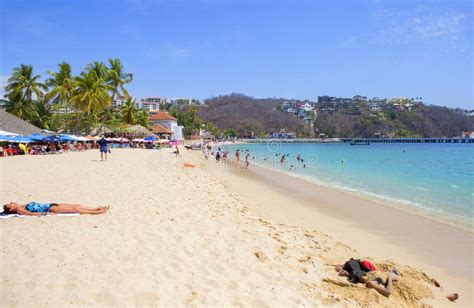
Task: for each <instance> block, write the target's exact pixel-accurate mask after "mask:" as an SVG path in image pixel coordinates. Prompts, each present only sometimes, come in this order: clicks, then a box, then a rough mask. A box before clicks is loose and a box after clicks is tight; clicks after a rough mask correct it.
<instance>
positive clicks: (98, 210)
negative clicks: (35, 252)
mask: <svg viewBox="0 0 474 308" xmlns="http://www.w3.org/2000/svg"><path fill="white" fill-rule="evenodd" d="M109 208H110V206H98V207H92V206H84V205H80V204H66V203H39V202H34V201H32V202H29V203H27V204H25V205H22V204H19V203H17V202H10V203H7V204H5V205H4V206H3V213H5V214H21V215H26V216H45V215H48V214H52V215H54V214H59V213H79V214H91V215H95V214H104V213H106V212H107V211H108V210H109Z"/></svg>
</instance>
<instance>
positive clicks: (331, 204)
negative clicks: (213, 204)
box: [209, 157, 474, 303]
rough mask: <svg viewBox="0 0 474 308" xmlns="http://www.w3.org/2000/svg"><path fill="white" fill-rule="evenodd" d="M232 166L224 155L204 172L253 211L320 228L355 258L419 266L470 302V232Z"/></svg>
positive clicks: (473, 272)
mask: <svg viewBox="0 0 474 308" xmlns="http://www.w3.org/2000/svg"><path fill="white" fill-rule="evenodd" d="M212 158H213V157H211V158H210V160H211V159H212ZM209 163H215V162H213V161H209ZM234 164H235V162H233V161H232V160H231V159H229V158H228V161H227V163H226V165H227V166H221V167H222V168H210V169H209V171H210V172H213V173H215V175H216V176H219V177H222V178H224V179H225V180H226V183H227V184H228V185H229V186H230V187H231V188H232V190H233V191H234V192H236V193H238V194H239V195H241V196H243V200H244V203H246V204H251V205H252V206H251V209H253V210H255V211H257V213H258V214H260V215H263V216H264V217H267V218H269V219H272V220H277V221H280V222H283V223H292V224H296V225H299V226H304V227H308V228H314V229H316V230H318V231H320V232H324V233H325V234H328V235H330V236H332V237H334V238H335V239H337V240H339V241H341V242H344V243H346V244H348V245H349V246H351V247H352V248H355V249H356V250H358V251H360V252H361V255H360V257H362V256H371V257H376V258H378V259H395V260H398V261H400V262H403V263H405V264H410V265H412V266H416V267H419V268H422V269H423V270H424V271H426V272H428V273H429V274H430V275H431V276H433V277H436V279H439V280H440V281H444V285H446V284H449V285H451V289H452V291H453V292H460V293H462V294H463V296H465V297H467V298H466V300H467V302H469V303H472V302H473V301H474V295H473V294H472V288H474V280H473V278H474V258H473V257H474V256H473V251H474V250H473V249H474V236H473V234H472V233H471V232H469V231H467V230H464V229H462V228H457V227H454V226H451V225H449V224H446V223H444V222H439V221H436V220H433V219H430V218H427V217H423V216H421V215H418V214H417V213H411V212H409V211H405V210H402V209H399V208H396V207H391V206H387V205H385V204H381V203H379V202H375V201H373V200H370V199H366V198H363V197H361V196H358V195H356V194H351V193H349V192H346V191H342V190H337V189H334V188H331V187H327V186H322V185H318V184H316V183H314V182H309V181H307V180H305V179H302V178H299V177H295V176H291V175H287V174H285V173H283V172H279V171H275V170H272V169H270V168H264V169H261V168H259V169H255V168H252V165H250V167H249V169H248V170H244V169H243V168H242V169H236V168H234V167H230V168H229V167H228V165H234ZM368 239H370V240H368ZM442 284H443V283H442ZM454 286H456V287H457V289H456V287H454ZM453 287H454V288H453ZM459 290H462V291H459Z"/></svg>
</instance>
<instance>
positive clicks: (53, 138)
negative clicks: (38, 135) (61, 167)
mask: <svg viewBox="0 0 474 308" xmlns="http://www.w3.org/2000/svg"><path fill="white" fill-rule="evenodd" d="M41 141H44V142H61V138H60V137H59V136H48V137H44V138H43V139H42V140H41Z"/></svg>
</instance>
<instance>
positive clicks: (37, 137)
mask: <svg viewBox="0 0 474 308" xmlns="http://www.w3.org/2000/svg"><path fill="white" fill-rule="evenodd" d="M97 139H99V138H97V137H93V136H86V137H83V136H75V135H67V134H60V135H49V136H45V135H42V134H31V135H29V136H22V135H19V134H15V133H10V132H6V131H0V142H12V143H30V142H51V143H56V142H59V143H61V142H75V141H94V140H97Z"/></svg>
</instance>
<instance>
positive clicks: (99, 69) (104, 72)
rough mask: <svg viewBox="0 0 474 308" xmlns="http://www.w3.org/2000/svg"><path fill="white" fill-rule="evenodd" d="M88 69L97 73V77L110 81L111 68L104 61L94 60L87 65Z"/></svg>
mask: <svg viewBox="0 0 474 308" xmlns="http://www.w3.org/2000/svg"><path fill="white" fill-rule="evenodd" d="M86 71H87V72H89V73H93V74H95V76H96V79H103V80H104V81H108V78H109V69H108V68H107V66H106V65H105V64H104V62H100V61H94V62H92V63H91V64H89V65H88V66H87V67H86Z"/></svg>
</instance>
